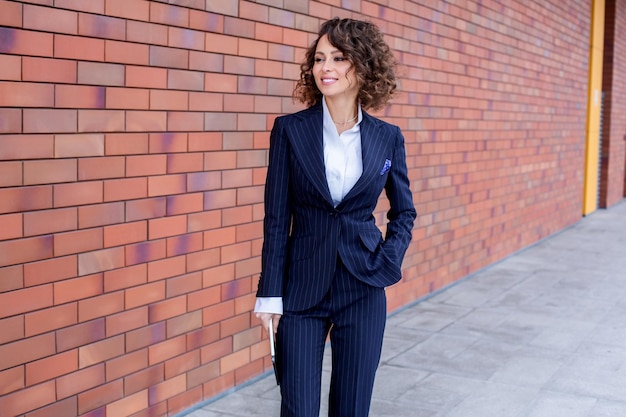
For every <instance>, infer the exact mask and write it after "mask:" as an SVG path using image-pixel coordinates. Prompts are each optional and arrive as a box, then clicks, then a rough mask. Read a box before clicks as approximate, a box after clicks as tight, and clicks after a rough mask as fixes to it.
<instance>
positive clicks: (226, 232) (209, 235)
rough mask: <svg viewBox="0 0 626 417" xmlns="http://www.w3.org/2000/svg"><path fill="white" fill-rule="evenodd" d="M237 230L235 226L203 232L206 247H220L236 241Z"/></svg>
mask: <svg viewBox="0 0 626 417" xmlns="http://www.w3.org/2000/svg"><path fill="white" fill-rule="evenodd" d="M235 231H236V229H235V228H234V227H222V228H219V229H215V230H207V231H205V232H204V233H203V241H204V248H206V249H208V248H218V247H221V246H225V245H230V244H233V243H235V241H236V235H235Z"/></svg>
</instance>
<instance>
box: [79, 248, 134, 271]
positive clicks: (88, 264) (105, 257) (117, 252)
mask: <svg viewBox="0 0 626 417" xmlns="http://www.w3.org/2000/svg"><path fill="white" fill-rule="evenodd" d="M123 266H124V248H110V249H102V250H96V251H91V252H85V253H80V254H79V255H78V275H79V276H83V275H89V274H95V273H97V272H104V271H109V270H111V269H115V268H121V267H123Z"/></svg>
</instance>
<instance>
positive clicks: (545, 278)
mask: <svg viewBox="0 0 626 417" xmlns="http://www.w3.org/2000/svg"><path fill="white" fill-rule="evenodd" d="M328 350H329V349H327V352H326V355H327V357H326V359H329V357H330V352H329V351H328ZM328 363H329V361H328V360H325V371H324V386H325V387H326V386H327V384H328V380H329V371H330V368H329V366H328ZM324 397H325V395H324V393H323V398H324ZM279 404H280V395H279V392H278V389H277V387H276V386H275V384H274V382H273V377H270V376H269V374H268V375H266V376H265V377H261V378H258V379H256V380H255V381H254V382H253V383H251V384H248V385H246V386H245V387H243V388H240V389H238V390H235V391H234V392H231V393H229V394H227V395H224V396H221V397H220V398H218V399H215V400H213V401H211V402H208V403H206V404H204V405H203V406H202V407H201V408H197V409H195V410H193V411H191V412H188V413H187V414H186V416H187V417H255V416H259V417H278V415H279ZM325 407H326V403H325V399H324V403H323V405H322V412H321V413H320V416H325V415H326V413H325ZM182 415H183V414H181V416H182ZM370 415H371V416H372V417H625V416H626V201H624V202H622V203H620V204H618V205H616V206H614V207H612V208H610V209H608V210H599V211H597V212H596V213H594V214H592V215H591V216H589V217H586V218H584V219H582V220H581V221H580V222H579V223H577V224H576V225H574V226H572V227H570V228H568V229H567V230H565V231H563V232H561V233H559V234H557V235H555V236H553V237H550V238H548V239H546V240H544V241H542V242H540V243H538V244H536V245H534V246H532V247H530V248H528V249H526V250H523V251H521V252H519V253H517V254H515V255H512V256H510V257H508V258H506V259H505V260H503V261H501V262H499V263H497V264H495V265H493V266H491V267H489V268H486V269H484V270H482V271H480V272H478V273H476V274H474V275H472V276H470V277H468V278H466V279H464V280H462V281H461V282H459V283H458V284H456V285H454V286H451V287H449V288H447V289H445V290H443V291H441V292H439V293H437V294H436V295H434V296H433V297H431V298H428V299H426V300H422V301H420V302H417V303H416V304H414V305H412V306H410V307H407V308H404V309H402V310H400V311H399V312H397V313H394V314H392V315H391V316H390V317H389V320H388V324H387V331H386V334H385V341H384V348H383V357H382V362H381V365H380V368H379V371H378V374H377V379H376V386H375V391H374V397H373V402H372V409H371V413H370Z"/></svg>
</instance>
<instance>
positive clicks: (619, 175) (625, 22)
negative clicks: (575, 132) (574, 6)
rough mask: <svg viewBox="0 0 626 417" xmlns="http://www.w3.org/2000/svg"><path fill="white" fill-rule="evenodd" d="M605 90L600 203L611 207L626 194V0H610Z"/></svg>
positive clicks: (607, 4) (608, 2) (607, 21)
mask: <svg viewBox="0 0 626 417" xmlns="http://www.w3.org/2000/svg"><path fill="white" fill-rule="evenodd" d="M606 7H607V10H606V28H605V40H604V56H605V59H604V66H603V69H604V71H603V78H602V90H603V92H604V118H603V128H602V166H601V192H600V204H601V206H602V207H609V206H611V205H613V204H615V203H617V202H619V201H621V200H622V199H623V198H624V196H626V172H625V170H624V165H626V147H625V146H624V145H625V141H626V39H624V36H620V35H621V34H623V33H626V0H607V2H606Z"/></svg>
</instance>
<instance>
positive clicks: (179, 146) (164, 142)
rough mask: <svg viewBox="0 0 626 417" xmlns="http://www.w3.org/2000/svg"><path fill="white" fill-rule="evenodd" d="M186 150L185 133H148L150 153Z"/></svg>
mask: <svg viewBox="0 0 626 417" xmlns="http://www.w3.org/2000/svg"><path fill="white" fill-rule="evenodd" d="M186 151H187V134H186V133H173V132H167V133H152V134H150V153H172V152H186Z"/></svg>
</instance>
